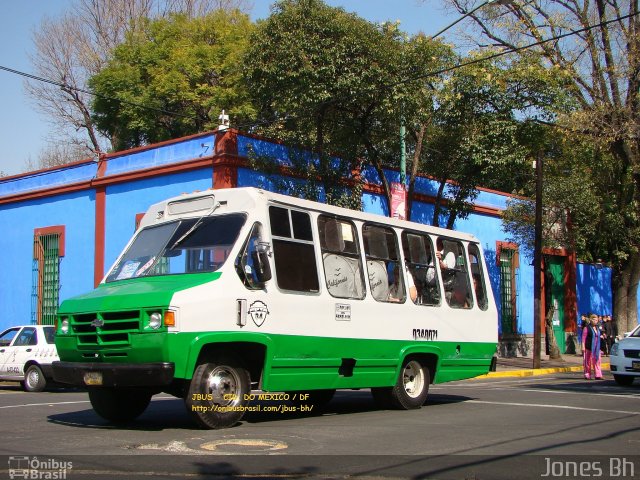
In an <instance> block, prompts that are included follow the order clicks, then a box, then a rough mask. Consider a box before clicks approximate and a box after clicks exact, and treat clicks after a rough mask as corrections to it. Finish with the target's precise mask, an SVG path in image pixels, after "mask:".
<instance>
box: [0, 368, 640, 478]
mask: <svg viewBox="0 0 640 480" xmlns="http://www.w3.org/2000/svg"><path fill="white" fill-rule="evenodd" d="M262 404H263V405H273V404H274V402H263V403H262ZM0 418H1V419H2V421H1V422H0V438H2V439H3V440H2V443H1V445H2V446H1V447H0V454H3V455H5V456H13V457H17V456H28V457H29V458H32V457H33V456H38V459H39V461H42V460H46V459H53V460H57V461H66V460H68V461H71V462H72V463H73V462H75V465H74V467H73V469H71V470H70V474H69V475H67V478H70V479H73V478H112V477H114V476H115V475H116V474H118V472H122V471H132V470H135V471H137V472H139V473H140V474H142V472H144V473H145V474H147V472H149V471H151V472H154V473H155V474H156V476H157V477H158V478H175V477H176V476H182V475H185V474H189V475H192V476H194V477H197V476H201V475H202V476H204V475H205V474H216V475H218V476H219V475H220V473H221V472H222V473H226V474H228V475H229V476H231V477H234V476H238V475H241V476H243V478H247V477H246V476H247V475H249V476H251V475H252V474H258V473H260V474H262V475H264V474H265V473H268V474H270V475H276V474H277V475H278V476H279V477H283V476H284V477H286V478H298V477H306V476H324V475H329V474H358V475H361V476H364V477H379V476H387V477H397V478H409V477H412V478H473V477H474V476H475V478H540V476H541V475H542V474H544V473H545V472H546V471H547V470H548V469H549V468H555V471H556V473H557V472H559V471H560V470H559V469H562V471H563V473H564V471H565V469H566V468H569V469H570V468H573V463H571V462H574V461H575V462H585V461H588V462H589V466H590V468H591V472H592V473H598V469H600V470H601V471H602V472H603V475H600V476H598V475H591V476H592V477H600V478H608V477H607V475H605V474H606V473H609V474H611V475H610V476H609V478H613V477H616V478H632V477H630V476H629V475H627V473H633V474H635V475H636V478H637V476H640V457H639V456H638V453H639V452H640V384H636V385H634V386H632V387H625V388H623V387H619V386H617V385H616V384H615V383H614V382H613V380H612V379H611V378H610V377H607V378H606V379H605V380H604V381H586V380H584V379H582V378H581V375H580V374H579V373H562V374H555V375H547V376H543V377H533V378H485V379H477V380H470V381H464V382H452V383H448V384H442V385H436V386H432V388H431V392H430V395H429V399H428V401H427V404H426V405H425V407H423V408H422V409H420V410H415V411H382V410H378V409H376V408H375V406H374V404H373V402H372V400H371V398H370V394H369V392H368V391H365V390H363V391H348V392H339V393H338V394H337V395H336V397H335V398H334V400H333V401H332V403H331V404H330V405H329V408H328V409H327V410H326V412H325V413H322V414H320V413H319V412H312V413H311V414H299V413H276V412H272V413H249V414H247V415H245V418H244V420H243V422H242V425H240V426H238V427H235V428H231V429H226V430H218V431H207V430H198V429H196V428H195V427H194V424H193V423H192V422H191V420H190V418H189V417H188V415H187V413H186V410H185V408H184V405H183V402H182V401H181V400H178V399H175V398H172V397H169V396H166V395H158V396H156V397H154V399H153V401H152V403H151V406H150V407H149V408H148V409H147V411H146V412H145V413H144V414H143V415H142V416H141V417H140V418H139V419H138V421H137V422H136V423H135V424H132V425H129V426H127V427H114V426H111V425H109V424H107V423H106V422H104V421H103V420H101V419H100V418H99V417H98V416H96V415H95V414H94V413H93V410H92V409H91V406H90V404H89V403H88V400H87V397H86V394H85V393H83V392H69V391H58V392H45V393H40V394H30V393H24V392H21V391H19V389H17V388H9V387H0ZM70 455H73V456H72V457H71V456H70ZM78 455H81V456H78ZM577 455H580V456H581V457H575V456H577ZM523 456H524V457H523ZM5 458H8V457H5ZM576 458H577V460H576ZM0 462H3V464H4V460H2V459H1V458H0ZM554 462H557V463H554ZM566 462H569V463H568V464H566ZM611 462H613V465H611ZM625 462H630V463H625ZM3 464H0V469H1V468H4V465H6V464H4V465H3ZM576 465H578V463H576ZM54 467H55V464H54ZM622 467H625V468H626V471H624V472H623V470H622ZM611 468H614V470H613V471H611ZM615 468H618V470H615ZM632 468H633V472H631V471H630V469H632ZM514 469H515V470H514ZM514 472H517V473H518V474H517V475H514ZM7 473H8V472H7ZM71 473H73V475H71ZM583 473H584V472H583ZM615 474H618V475H615ZM120 475H122V473H120ZM131 475H133V472H131ZM145 476H146V475H145ZM583 476H584V475H583ZM0 478H2V472H0ZM4 478H7V477H6V476H5V477H4ZM262 478H264V476H262ZM569 478H579V477H571V476H569Z"/></svg>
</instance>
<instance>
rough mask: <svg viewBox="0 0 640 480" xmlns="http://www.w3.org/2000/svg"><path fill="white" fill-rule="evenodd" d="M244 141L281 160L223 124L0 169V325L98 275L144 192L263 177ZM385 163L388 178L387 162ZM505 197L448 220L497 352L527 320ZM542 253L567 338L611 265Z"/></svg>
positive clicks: (418, 207)
mask: <svg viewBox="0 0 640 480" xmlns="http://www.w3.org/2000/svg"><path fill="white" fill-rule="evenodd" d="M250 151H253V152H257V153H259V154H268V155H270V156H272V157H274V158H277V159H279V160H281V161H286V159H287V156H288V152H289V149H288V148H287V147H286V146H285V145H282V144H281V143H278V142H274V141H271V140H269V139H266V138H261V137H257V136H254V135H249V134H246V133H242V132H239V131H236V130H233V129H229V130H223V131H214V132H205V133H202V134H198V135H193V136H189V137H185V138H180V139H176V140H172V141H168V142H163V143H158V144H154V145H149V146H146V147H142V148H137V149H132V150H127V151H123V152H116V153H111V154H105V155H102V156H100V157H99V158H97V159H95V160H94V159H88V160H85V161H81V162H77V163H73V164H69V165H65V166H62V167H56V168H51V169H47V170H41V171H37V172H30V173H27V174H23V175H16V176H12V177H4V178H1V179H0V225H2V231H3V234H2V235H1V236H0V251H2V252H3V253H4V258H3V265H2V268H0V307H1V308H2V311H3V312H4V315H2V317H1V318H0V330H3V329H4V328H6V327H9V326H11V325H15V324H24V323H30V322H31V323H53V321H54V318H55V312H56V310H57V306H58V305H59V303H60V302H61V301H62V300H64V299H65V298H68V297H71V296H74V295H77V294H80V293H83V292H86V291H88V290H90V289H92V288H94V287H95V286H96V285H97V284H98V283H99V282H100V281H101V279H102V277H103V275H104V273H105V272H106V270H107V269H108V268H109V267H110V265H111V264H112V263H113V262H114V261H115V260H116V257H117V255H118V254H119V252H120V251H121V250H122V248H123V247H124V246H125V245H126V243H127V241H128V240H129V238H130V237H131V235H132V233H133V232H134V231H135V228H136V226H137V221H138V220H139V219H140V217H141V215H142V214H143V213H144V212H145V211H146V210H147V208H148V207H149V205H151V204H152V203H155V202H158V201H160V200H163V199H165V198H168V197H171V196H175V195H179V194H180V193H183V192H193V191H196V190H206V189H210V188H213V189H217V188H229V187H245V186H256V187H262V188H270V187H269V182H268V179H267V178H266V177H265V175H263V174H261V173H260V172H257V171H255V170H253V169H251V167H250V166H249V162H248V156H249V152H250ZM386 174H387V175H388V178H389V179H390V180H391V181H397V178H398V172H397V171H387V172H386ZM365 178H367V180H368V182H367V183H366V185H365V188H364V191H363V197H362V201H363V205H364V209H365V210H366V211H369V212H373V213H379V214H382V215H387V214H388V212H387V211H386V202H384V201H383V198H382V193H381V189H380V186H379V184H378V182H377V178H376V176H375V174H367V175H365ZM435 189H436V184H435V182H434V181H432V180H430V179H429V178H427V177H421V178H419V179H418V180H417V182H416V194H415V200H414V202H413V206H412V209H413V210H412V215H411V218H412V219H414V220H415V221H426V220H425V219H430V218H431V217H432V212H433V207H434V198H435V196H434V192H435ZM509 198H510V195H508V194H505V193H502V192H496V191H491V190H487V189H482V190H481V191H480V194H479V196H478V198H477V199H476V201H475V204H474V211H473V213H472V214H471V215H470V216H469V217H468V218H466V219H461V220H458V221H457V222H456V225H455V228H456V229H457V230H462V231H466V232H469V233H472V234H474V235H475V236H477V237H478V238H479V239H480V240H481V242H482V245H483V247H484V249H485V253H486V256H487V263H488V269H489V272H490V277H491V286H492V289H493V292H494V295H495V297H496V301H497V303H498V308H499V312H500V321H499V325H497V328H498V329H499V331H500V333H501V339H502V342H501V349H502V353H503V354H505V355H507V354H509V355H512V354H518V355H526V354H528V353H529V352H530V344H529V339H530V338H531V337H532V336H533V328H534V322H533V267H532V266H531V265H530V263H531V261H530V260H529V259H525V258H523V256H521V255H520V252H519V248H518V245H515V244H513V243H509V242H508V241H507V240H506V235H505V234H504V232H503V231H502V228H501V219H500V215H501V212H502V210H504V208H505V207H506V204H507V201H508V200H509ZM545 254H546V255H545V258H546V261H547V262H548V267H549V268H548V270H549V271H551V272H552V273H553V275H551V276H547V281H546V282H545V289H546V292H547V295H544V296H543V298H546V299H547V301H551V302H553V303H554V306H555V307H556V318H554V329H557V332H556V337H557V338H558V339H559V342H560V343H561V345H560V346H561V348H562V350H570V349H571V348H572V347H571V345H572V342H573V340H574V337H572V335H573V334H574V332H575V331H576V316H577V314H578V313H584V312H596V313H603V314H604V313H611V309H612V295H611V271H610V269H608V268H598V267H597V266H594V265H587V264H577V262H576V257H575V254H574V253H573V252H571V251H568V250H563V249H558V250H548V251H545ZM542 333H543V335H544V332H542Z"/></svg>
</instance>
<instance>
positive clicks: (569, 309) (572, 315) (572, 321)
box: [542, 247, 578, 333]
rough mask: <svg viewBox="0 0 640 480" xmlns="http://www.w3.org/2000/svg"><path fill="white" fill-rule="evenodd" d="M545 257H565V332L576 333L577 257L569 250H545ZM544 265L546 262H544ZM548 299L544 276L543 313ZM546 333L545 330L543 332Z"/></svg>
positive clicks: (563, 279) (543, 251) (543, 250)
mask: <svg viewBox="0 0 640 480" xmlns="http://www.w3.org/2000/svg"><path fill="white" fill-rule="evenodd" d="M542 253H543V255H550V256H554V257H564V265H563V270H564V272H563V278H562V282H563V283H564V331H565V332H576V331H577V329H576V327H577V322H578V293H577V288H578V287H577V269H578V265H577V256H576V253H575V252H574V251H572V250H569V249H568V248H548V247H546V248H543V249H542ZM543 264H544V260H543ZM545 297H546V285H545V284H544V275H542V312H545V311H546V305H545V303H544V299H545ZM542 315H543V318H542V324H543V326H544V313H543V314H542ZM543 333H544V330H543Z"/></svg>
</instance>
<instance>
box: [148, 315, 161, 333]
mask: <svg viewBox="0 0 640 480" xmlns="http://www.w3.org/2000/svg"><path fill="white" fill-rule="evenodd" d="M161 325H162V314H160V313H158V312H154V313H152V314H151V315H149V326H150V327H151V328H153V329H154V330H157V329H159V328H160V326H161Z"/></svg>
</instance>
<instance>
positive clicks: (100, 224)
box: [93, 187, 107, 287]
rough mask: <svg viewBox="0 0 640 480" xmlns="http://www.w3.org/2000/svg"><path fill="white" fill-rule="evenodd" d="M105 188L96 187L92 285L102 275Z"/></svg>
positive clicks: (96, 283)
mask: <svg viewBox="0 0 640 480" xmlns="http://www.w3.org/2000/svg"><path fill="white" fill-rule="evenodd" d="M106 197H107V195H106V189H105V187H98V188H96V213H95V218H96V222H95V232H94V239H95V254H94V257H93V286H94V287H97V286H98V284H99V283H100V281H101V280H102V277H103V276H104V252H105V236H106V204H107V202H106Z"/></svg>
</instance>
